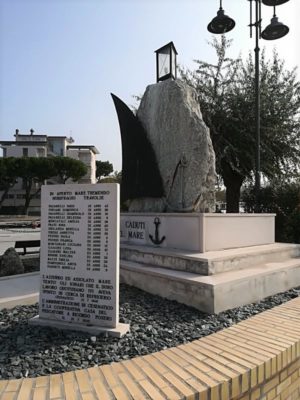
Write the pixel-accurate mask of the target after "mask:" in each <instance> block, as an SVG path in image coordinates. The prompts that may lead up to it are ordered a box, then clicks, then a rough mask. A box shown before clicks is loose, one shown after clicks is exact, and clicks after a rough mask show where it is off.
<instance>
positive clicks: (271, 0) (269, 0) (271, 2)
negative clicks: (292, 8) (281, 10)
mask: <svg viewBox="0 0 300 400" xmlns="http://www.w3.org/2000/svg"><path fill="white" fill-rule="evenodd" d="M288 1H290V0H262V2H263V4H264V5H265V6H272V7H273V6H280V5H281V4H284V3H287V2H288Z"/></svg>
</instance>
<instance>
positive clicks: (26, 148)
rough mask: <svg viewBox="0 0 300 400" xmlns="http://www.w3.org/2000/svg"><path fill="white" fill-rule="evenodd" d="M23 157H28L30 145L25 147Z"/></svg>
mask: <svg viewBox="0 0 300 400" xmlns="http://www.w3.org/2000/svg"><path fill="white" fill-rule="evenodd" d="M23 157H28V147H23Z"/></svg>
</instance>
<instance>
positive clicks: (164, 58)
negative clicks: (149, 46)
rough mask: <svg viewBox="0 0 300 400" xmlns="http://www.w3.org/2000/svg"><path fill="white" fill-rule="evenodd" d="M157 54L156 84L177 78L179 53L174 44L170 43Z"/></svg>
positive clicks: (157, 51) (156, 51)
mask: <svg viewBox="0 0 300 400" xmlns="http://www.w3.org/2000/svg"><path fill="white" fill-rule="evenodd" d="M155 53H156V82H159V81H164V80H166V79H170V78H171V79H176V78H177V65H176V56H177V54H178V53H177V51H176V49H175V46H174V43H173V42H170V43H168V44H166V45H165V46H163V47H161V48H160V49H158V50H155Z"/></svg>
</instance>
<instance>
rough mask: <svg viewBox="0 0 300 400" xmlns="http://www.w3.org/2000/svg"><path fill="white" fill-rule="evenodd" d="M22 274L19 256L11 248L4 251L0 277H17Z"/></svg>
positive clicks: (0, 265)
mask: <svg viewBox="0 0 300 400" xmlns="http://www.w3.org/2000/svg"><path fill="white" fill-rule="evenodd" d="M23 273H24V266H23V263H22V260H21V258H20V256H19V254H18V253H17V252H16V250H15V249H14V248H13V247H10V248H9V249H7V250H6V251H5V253H4V254H3V256H2V259H1V263H0V276H9V275H17V274H23Z"/></svg>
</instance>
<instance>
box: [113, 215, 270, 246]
mask: <svg viewBox="0 0 300 400" xmlns="http://www.w3.org/2000/svg"><path fill="white" fill-rule="evenodd" d="M120 222H121V244H122V243H131V244H135V245H136V244H137V245H142V246H157V245H159V246H160V247H168V248H178V249H182V250H190V251H197V252H201V253H204V252H206V251H214V250H223V249H231V248H237V247H247V246H257V245H263V244H271V243H274V241H275V214H221V213H220V214H217V213H214V214H212V213H210V214H208V213H206V214H200V213H190V214H182V213H181V214H180V213H177V214H176V213H168V214H167V213H162V214H154V213H122V214H121V221H120Z"/></svg>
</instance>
